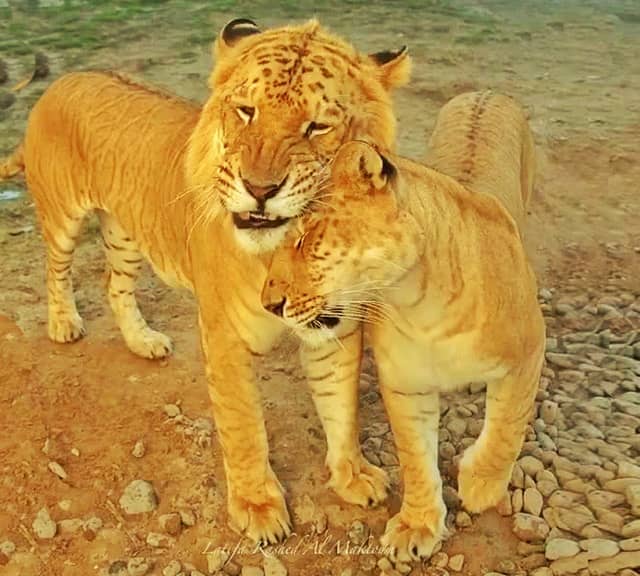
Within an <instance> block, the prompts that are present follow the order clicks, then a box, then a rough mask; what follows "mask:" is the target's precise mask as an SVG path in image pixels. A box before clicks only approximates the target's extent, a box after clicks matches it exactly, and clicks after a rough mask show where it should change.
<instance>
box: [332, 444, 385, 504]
mask: <svg viewBox="0 0 640 576" xmlns="http://www.w3.org/2000/svg"><path fill="white" fill-rule="evenodd" d="M329 486H330V487H331V488H332V489H333V490H334V491H335V493H336V494H337V495H338V496H340V498H342V499H343V500H344V501H345V502H349V503H350V504H357V505H358V506H363V507H364V508H368V507H372V506H377V505H378V504H380V503H381V502H383V501H384V500H385V499H386V497H387V491H388V489H389V476H388V475H387V473H386V472H385V471H384V470H382V469H381V468H378V467H377V466H374V465H373V464H371V463H369V462H368V461H367V460H366V459H365V458H364V456H360V457H359V459H358V461H357V463H356V464H354V463H352V462H351V461H347V460H345V461H343V462H341V463H339V464H338V465H336V466H334V467H332V469H331V480H329Z"/></svg>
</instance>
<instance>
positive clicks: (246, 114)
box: [236, 106, 256, 124]
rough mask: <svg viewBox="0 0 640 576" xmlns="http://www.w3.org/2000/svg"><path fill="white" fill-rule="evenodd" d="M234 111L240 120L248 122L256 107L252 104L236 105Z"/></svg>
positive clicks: (251, 118)
mask: <svg viewBox="0 0 640 576" xmlns="http://www.w3.org/2000/svg"><path fill="white" fill-rule="evenodd" d="M236 112H237V113H238V116H240V120H242V121H243V122H244V123H245V124H249V122H251V120H253V117H254V116H255V114H256V109H255V108H254V107H253V106H237V107H236Z"/></svg>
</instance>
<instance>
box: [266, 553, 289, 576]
mask: <svg viewBox="0 0 640 576" xmlns="http://www.w3.org/2000/svg"><path fill="white" fill-rule="evenodd" d="M263 566H264V576H287V569H286V568H285V566H284V564H283V563H282V562H280V560H278V559H277V558H276V557H275V556H267V557H266V558H265V559H264V563H263Z"/></svg>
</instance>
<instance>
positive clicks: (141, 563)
mask: <svg viewBox="0 0 640 576" xmlns="http://www.w3.org/2000/svg"><path fill="white" fill-rule="evenodd" d="M152 566H153V562H152V561H151V560H149V559H148V558H142V557H137V558H131V559H130V560H129V562H127V572H129V576H144V575H145V574H147V573H148V572H149V570H151V568H152Z"/></svg>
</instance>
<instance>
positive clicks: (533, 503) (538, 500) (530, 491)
mask: <svg viewBox="0 0 640 576" xmlns="http://www.w3.org/2000/svg"><path fill="white" fill-rule="evenodd" d="M543 503H544V502H543V500H542V494H540V492H538V490H537V489H536V488H527V489H526V490H525V491H524V505H523V509H524V511H525V512H527V513H529V514H533V515H534V516H540V513H541V512H542V505H543Z"/></svg>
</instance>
